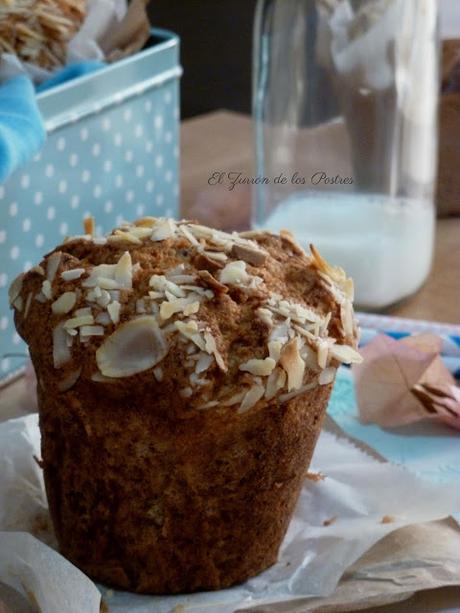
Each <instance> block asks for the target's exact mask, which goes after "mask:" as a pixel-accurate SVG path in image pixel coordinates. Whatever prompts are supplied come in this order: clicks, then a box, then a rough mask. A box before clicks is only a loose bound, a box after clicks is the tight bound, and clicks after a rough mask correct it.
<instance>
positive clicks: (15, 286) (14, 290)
mask: <svg viewBox="0 0 460 613" xmlns="http://www.w3.org/2000/svg"><path fill="white" fill-rule="evenodd" d="M23 281H24V273H23V272H22V273H21V274H20V275H18V276H17V277H16V279H14V281H13V282H12V283H11V285H10V287H9V289H8V298H9V301H10V306H12V305H13V302H14V301H15V300H16V298H17V297H18V296H19V294H20V293H21V290H22V282H23Z"/></svg>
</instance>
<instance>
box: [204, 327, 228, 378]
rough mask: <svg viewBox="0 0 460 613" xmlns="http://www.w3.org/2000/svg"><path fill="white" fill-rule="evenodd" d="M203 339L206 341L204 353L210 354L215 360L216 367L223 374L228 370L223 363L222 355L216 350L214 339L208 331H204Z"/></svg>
mask: <svg viewBox="0 0 460 613" xmlns="http://www.w3.org/2000/svg"><path fill="white" fill-rule="evenodd" d="M204 339H205V341H206V344H205V351H207V352H208V353H212V354H213V355H214V357H215V358H216V362H217V366H218V367H219V368H220V369H221V370H223V371H224V372H227V370H228V368H227V366H226V364H225V362H224V359H223V357H222V354H221V353H220V352H219V350H218V349H217V344H216V339H215V338H214V337H213V335H212V334H211V333H210V332H209V331H206V332H205V333H204Z"/></svg>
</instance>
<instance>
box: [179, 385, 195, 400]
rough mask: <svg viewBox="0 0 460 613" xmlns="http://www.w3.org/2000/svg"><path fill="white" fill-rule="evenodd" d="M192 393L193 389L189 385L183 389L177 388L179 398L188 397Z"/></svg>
mask: <svg viewBox="0 0 460 613" xmlns="http://www.w3.org/2000/svg"><path fill="white" fill-rule="evenodd" d="M192 394H193V390H192V388H191V387H184V388H183V389H181V390H179V396H180V397H181V398H190V396H192Z"/></svg>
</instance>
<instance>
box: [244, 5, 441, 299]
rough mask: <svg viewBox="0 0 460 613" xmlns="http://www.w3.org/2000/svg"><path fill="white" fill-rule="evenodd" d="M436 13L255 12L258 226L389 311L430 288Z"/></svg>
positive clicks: (299, 8) (353, 8)
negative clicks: (320, 261) (293, 242)
mask: <svg viewBox="0 0 460 613" xmlns="http://www.w3.org/2000/svg"><path fill="white" fill-rule="evenodd" d="M436 4H437V3H436V2H433V0H259V3H258V6H257V11H256V21H255V45H254V88H253V113H254V119H255V147H256V161H257V167H256V175H257V177H256V178H257V184H256V185H255V187H254V210H253V225H254V226H255V227H259V228H264V229H267V230H272V231H279V230H280V229H282V228H286V229H288V230H291V231H292V232H293V233H294V235H295V236H296V238H297V240H298V241H299V242H300V243H301V244H302V245H303V246H304V247H307V246H308V243H314V244H315V246H316V247H317V248H318V250H319V251H320V252H321V253H322V255H324V256H325V257H326V258H327V259H328V260H329V261H330V262H331V263H333V264H337V265H340V266H342V267H343V268H344V269H345V270H346V271H347V273H348V274H349V275H350V276H352V277H353V279H354V281H355V291H356V302H357V304H358V305H359V306H361V307H362V308H368V309H382V308H385V307H387V306H389V305H391V304H394V303H395V302H398V301H399V300H401V299H403V298H405V297H406V296H409V295H410V294H412V293H413V292H415V291H416V290H417V289H418V288H419V287H420V286H421V284H422V283H423V282H424V280H425V279H426V277H427V275H428V273H429V270H430V266H431V260H432V252H433V238H434V221H435V214H434V206H433V192H434V182H435V175H436V154H437V151H436V145H437V98H438V88H439V86H438V30H437V7H436Z"/></svg>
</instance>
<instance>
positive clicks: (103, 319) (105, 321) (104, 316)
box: [94, 311, 112, 326]
mask: <svg viewBox="0 0 460 613" xmlns="http://www.w3.org/2000/svg"><path fill="white" fill-rule="evenodd" d="M94 321H95V323H97V324H100V325H101V326H108V325H110V324H111V323H112V320H111V319H110V316H109V314H108V313H106V312H105V311H102V313H98V314H97V315H96V317H95V319H94Z"/></svg>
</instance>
